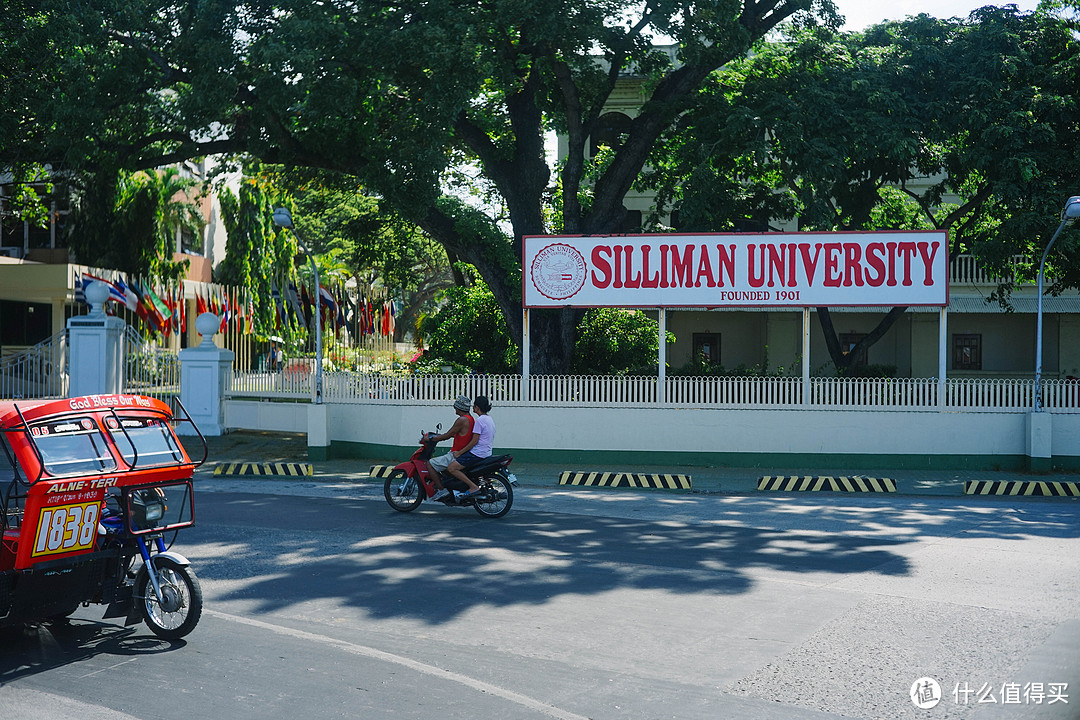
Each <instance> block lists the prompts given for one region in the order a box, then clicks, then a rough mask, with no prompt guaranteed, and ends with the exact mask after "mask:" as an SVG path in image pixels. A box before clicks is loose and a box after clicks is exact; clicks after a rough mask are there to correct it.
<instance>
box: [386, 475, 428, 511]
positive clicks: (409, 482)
mask: <svg viewBox="0 0 1080 720" xmlns="http://www.w3.org/2000/svg"><path fill="white" fill-rule="evenodd" d="M422 492H424V487H423V485H421V484H420V482H419V481H418V480H416V479H415V478H411V477H409V475H408V473H406V472H405V471H404V470H395V471H394V472H392V473H391V474H390V477H388V478H386V482H384V483H383V497H384V498H386V502H387V503H389V504H390V507H392V508H394V509H395V510H397V511H398V512H412V511H413V510H415V509H416V508H418V507H420V503H421V502H422V501H423V499H424V496H423V495H421V493H422Z"/></svg>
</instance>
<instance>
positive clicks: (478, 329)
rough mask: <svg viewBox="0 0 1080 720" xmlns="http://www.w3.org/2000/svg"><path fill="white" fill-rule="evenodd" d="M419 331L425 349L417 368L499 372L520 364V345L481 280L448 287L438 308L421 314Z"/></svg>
mask: <svg viewBox="0 0 1080 720" xmlns="http://www.w3.org/2000/svg"><path fill="white" fill-rule="evenodd" d="M419 331H420V336H421V337H422V338H423V341H424V345H425V348H426V349H425V351H424V354H423V356H422V357H421V358H420V359H419V360H418V361H417V363H416V365H415V368H416V371H417V372H421V373H437V372H440V371H441V368H442V367H444V366H449V367H451V368H453V370H454V372H475V373H488V374H492V375H498V374H506V373H512V372H515V371H516V369H517V367H518V363H519V355H518V349H517V347H516V346H515V345H514V344H513V343H512V342H511V341H510V337H509V336H508V335H507V333H506V325H505V324H504V323H503V322H502V317H501V315H500V313H499V306H498V304H497V303H496V302H495V298H494V297H493V296H492V294H491V291H490V290H489V289H488V288H487V286H486V285H485V284H484V283H483V282H481V281H477V282H476V283H475V284H473V285H471V286H469V287H452V288H450V289H449V290H447V291H446V292H445V293H444V294H443V304H442V305H441V306H440V307H439V309H438V310H436V311H435V312H433V313H431V314H430V315H426V316H424V317H423V318H421V320H420V323H419Z"/></svg>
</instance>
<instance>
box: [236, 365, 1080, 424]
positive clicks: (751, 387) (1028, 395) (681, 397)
mask: <svg viewBox="0 0 1080 720" xmlns="http://www.w3.org/2000/svg"><path fill="white" fill-rule="evenodd" d="M944 385H945V396H944V398H939V383H938V380H937V379H936V378H811V380H810V393H809V403H805V404H804V402H803V383H802V378H791V377H767V378H763V377H715V376H703V377H669V378H666V379H665V383H664V394H663V400H662V401H661V400H660V399H658V394H657V389H658V381H657V378H655V377H613V376H574V375H545V376H533V377H531V378H530V380H529V387H528V398H529V399H528V401H525V400H523V399H522V398H523V397H525V395H524V393H523V388H522V382H521V376H520V375H430V376H420V375H409V376H389V375H370V374H361V373H353V372H331V373H326V374H325V376H324V381H323V391H324V398H325V400H326V402H328V403H375V404H401V405H450V404H451V403H453V401H454V398H456V397H457V396H458V395H466V396H468V397H470V398H473V397H476V396H477V395H486V396H488V397H489V398H490V399H491V401H492V402H493V403H495V404H497V405H530V406H548V407H575V406H590V407H650V406H653V407H661V406H662V407H685V408H757V409H763V408H764V409H772V408H775V409H800V408H802V409H806V408H812V409H828V408H844V409H863V408H865V409H875V410H965V411H969V412H978V411H981V410H986V411H994V412H1027V411H1029V410H1031V409H1032V407H1033V405H1034V395H1033V392H1034V386H1035V382H1034V380H1033V379H1020V378H985V379H982V378H955V379H948V380H946V381H945V383H944ZM229 394H230V396H231V397H234V398H241V397H258V398H264V399H276V400H294V401H308V400H310V398H311V373H310V370H309V368H307V367H306V366H302V365H301V366H298V368H297V369H295V371H294V372H291V373H290V372H288V371H286V372H284V373H246V372H236V373H234V374H233V378H232V385H231V388H230V390H229ZM942 400H943V402H942ZM1043 406H1044V407H1045V408H1046V410H1047V411H1049V412H1055V413H1076V412H1080V382H1077V381H1073V380H1043Z"/></svg>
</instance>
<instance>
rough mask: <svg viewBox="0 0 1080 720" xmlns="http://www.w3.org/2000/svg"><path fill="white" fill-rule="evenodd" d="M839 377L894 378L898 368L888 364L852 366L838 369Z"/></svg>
mask: <svg viewBox="0 0 1080 720" xmlns="http://www.w3.org/2000/svg"><path fill="white" fill-rule="evenodd" d="M836 375H837V377H849V378H894V377H896V366H895V365H887V364H879V363H875V364H867V365H852V366H850V367H846V368H837V372H836Z"/></svg>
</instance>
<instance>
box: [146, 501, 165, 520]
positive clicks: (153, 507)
mask: <svg viewBox="0 0 1080 720" xmlns="http://www.w3.org/2000/svg"><path fill="white" fill-rule="evenodd" d="M164 514H165V503H163V502H160V501H159V502H149V503H146V519H147V520H149V521H156V520H160V519H161V516H162V515H164Z"/></svg>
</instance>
